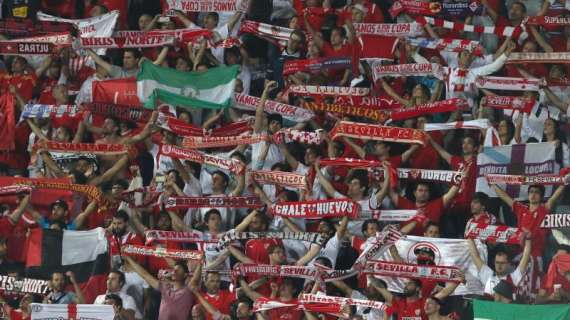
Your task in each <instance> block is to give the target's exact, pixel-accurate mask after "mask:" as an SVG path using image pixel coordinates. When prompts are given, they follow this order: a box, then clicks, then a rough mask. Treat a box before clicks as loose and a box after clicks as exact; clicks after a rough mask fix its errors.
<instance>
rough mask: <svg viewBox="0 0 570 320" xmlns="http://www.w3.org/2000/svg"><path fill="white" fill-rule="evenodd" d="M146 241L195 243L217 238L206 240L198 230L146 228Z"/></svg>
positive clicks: (211, 241)
mask: <svg viewBox="0 0 570 320" xmlns="http://www.w3.org/2000/svg"><path fill="white" fill-rule="evenodd" d="M144 235H145V239H146V242H147V243H152V242H155V241H169V242H183V243H196V242H208V243H217V242H218V241H217V240H206V239H204V236H203V235H204V234H203V233H202V232H199V231H163V230H147V231H145V232H144Z"/></svg>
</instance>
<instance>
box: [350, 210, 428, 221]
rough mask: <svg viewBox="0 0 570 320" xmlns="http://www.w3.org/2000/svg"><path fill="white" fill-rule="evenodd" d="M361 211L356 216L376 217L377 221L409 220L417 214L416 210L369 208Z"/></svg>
mask: <svg viewBox="0 0 570 320" xmlns="http://www.w3.org/2000/svg"><path fill="white" fill-rule="evenodd" d="M367 213H368V212H366V211H362V212H361V213H360V216H359V217H358V218H360V219H376V220H378V221H396V222H405V221H409V220H410V219H412V218H413V217H415V216H416V215H417V214H418V210H370V211H369V213H370V215H368V214H367Z"/></svg>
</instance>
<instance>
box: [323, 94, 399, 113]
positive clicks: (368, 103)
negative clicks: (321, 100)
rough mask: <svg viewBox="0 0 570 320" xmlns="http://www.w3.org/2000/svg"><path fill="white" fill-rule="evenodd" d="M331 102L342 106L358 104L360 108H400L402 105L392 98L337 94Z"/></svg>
mask: <svg viewBox="0 0 570 320" xmlns="http://www.w3.org/2000/svg"><path fill="white" fill-rule="evenodd" d="M333 103H334V104H340V105H342V106H360V107H362V108H373V109H381V110H385V109H398V108H402V105H401V104H400V103H399V102H398V101H396V100H394V99H392V98H385V97H373V96H364V97H360V96H337V97H335V100H334V101H333Z"/></svg>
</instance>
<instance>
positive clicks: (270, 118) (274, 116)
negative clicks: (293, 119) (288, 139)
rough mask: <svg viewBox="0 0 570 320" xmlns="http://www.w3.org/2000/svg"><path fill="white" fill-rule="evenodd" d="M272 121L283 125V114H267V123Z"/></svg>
mask: <svg viewBox="0 0 570 320" xmlns="http://www.w3.org/2000/svg"><path fill="white" fill-rule="evenodd" d="M271 121H277V122H278V123H279V125H281V126H283V116H282V115H280V114H278V113H270V114H268V115H267V123H268V124H269V123H271Z"/></svg>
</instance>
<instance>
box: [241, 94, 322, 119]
mask: <svg viewBox="0 0 570 320" xmlns="http://www.w3.org/2000/svg"><path fill="white" fill-rule="evenodd" d="M234 97H235V100H236V105H235V106H234V108H236V109H240V110H246V111H255V108H256V107H257V105H258V104H259V100H260V99H259V98H258V97H254V96H248V95H245V94H241V93H236V94H235V95H234ZM263 109H264V110H265V112H268V113H274V114H280V115H281V116H283V118H285V119H287V120H290V121H293V122H305V121H309V120H311V119H312V118H313V117H314V116H315V115H314V114H313V113H312V112H310V111H308V110H305V109H303V108H299V107H296V106H293V105H289V104H285V103H281V102H277V101H272V100H267V101H266V102H265V106H264V107H263Z"/></svg>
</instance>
